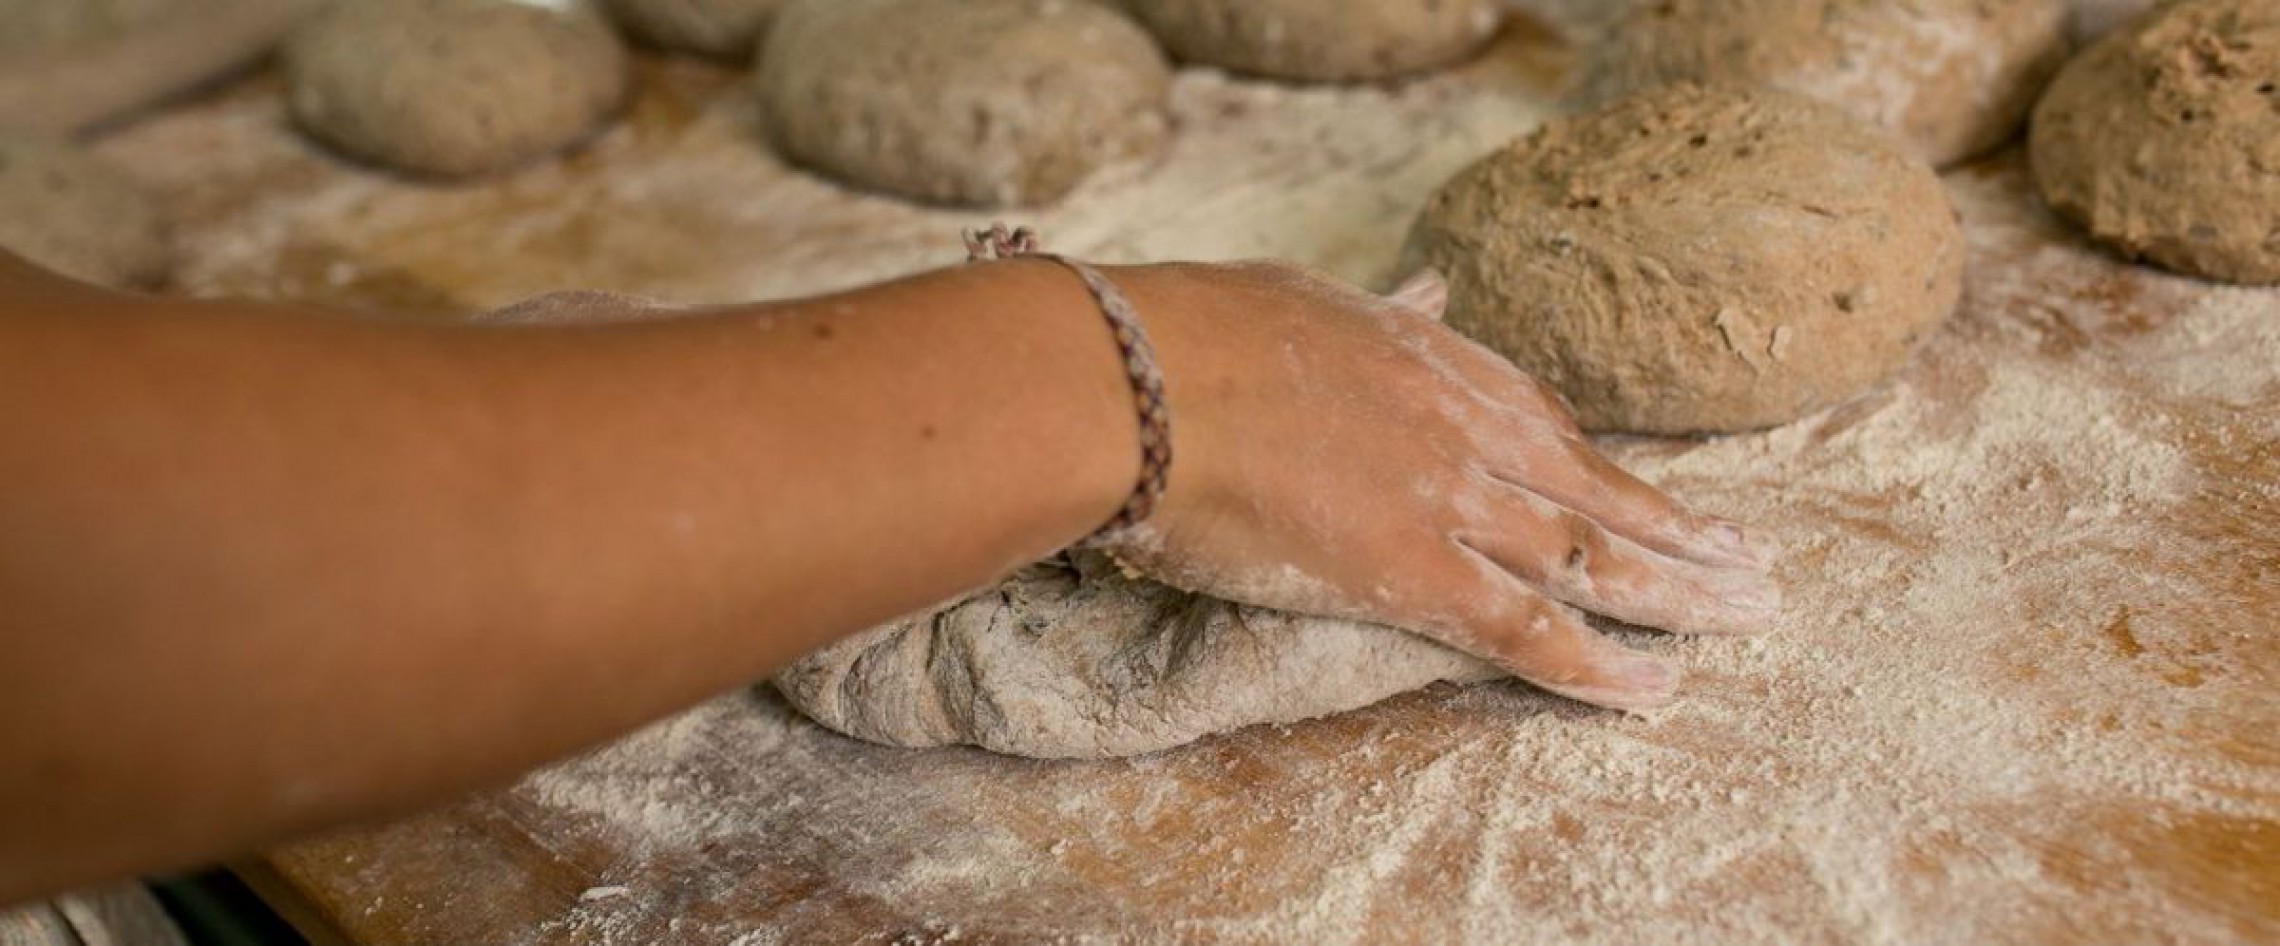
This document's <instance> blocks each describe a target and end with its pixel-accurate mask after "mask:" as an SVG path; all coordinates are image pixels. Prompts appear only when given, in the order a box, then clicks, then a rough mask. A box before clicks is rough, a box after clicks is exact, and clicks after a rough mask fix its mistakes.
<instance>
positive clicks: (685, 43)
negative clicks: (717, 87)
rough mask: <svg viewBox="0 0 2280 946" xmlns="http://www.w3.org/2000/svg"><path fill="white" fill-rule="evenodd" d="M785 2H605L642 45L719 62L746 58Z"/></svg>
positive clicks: (626, 0) (714, 0) (738, 0)
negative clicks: (705, 57)
mask: <svg viewBox="0 0 2280 946" xmlns="http://www.w3.org/2000/svg"><path fill="white" fill-rule="evenodd" d="M783 5H784V0H609V9H610V14H611V16H613V17H615V18H616V19H617V21H618V23H620V24H622V25H623V26H624V27H625V30H626V32H628V33H631V34H633V35H634V36H635V37H636V38H638V39H640V40H641V41H642V42H645V43H648V44H650V45H652V46H656V47H658V48H660V49H672V50H678V51H681V52H691V53H697V54H700V55H705V56H713V57H716V58H720V59H747V58H750V57H751V56H752V53H753V51H754V50H755V49H757V48H758V47H759V45H760V37H761V36H762V35H763V34H765V33H766V32H767V29H768V24H769V22H770V21H771V20H773V19H774V18H775V16H776V10H777V9H778V8H780V7H782V6H783Z"/></svg>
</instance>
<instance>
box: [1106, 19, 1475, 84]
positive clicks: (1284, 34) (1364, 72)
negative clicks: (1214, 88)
mask: <svg viewBox="0 0 2280 946" xmlns="http://www.w3.org/2000/svg"><path fill="white" fill-rule="evenodd" d="M1124 6H1125V9H1128V10H1130V11H1132V14H1133V15H1134V16H1136V17H1138V18H1139V19H1140V21H1141V22H1143V23H1146V24H1147V25H1148V28H1149V29H1150V30H1151V31H1153V32H1154V33H1155V34H1156V38H1157V39H1159V40H1161V41H1162V42H1163V44H1164V48H1166V49H1169V50H1171V52H1172V55H1173V56H1174V57H1176V58H1178V59H1180V60H1182V61H1185V62H1192V63H1200V64H1202V65H1207V66H1218V67H1220V68H1223V69H1228V70H1231V71H1234V72H1240V73H1246V74H1249V75H1255V76H1264V77H1267V78H1270V79H1292V80H1297V81H1301V82H1355V81H1368V80H1376V79H1390V78H1394V77H1397V76H1402V75H1407V74H1409V73H1413V72H1420V71H1423V70H1427V69H1433V68H1436V67H1440V66H1445V65H1448V64H1450V63H1454V62H1457V61H1459V60H1462V59H1464V58H1465V57H1467V56H1469V55H1471V54H1472V53H1473V51H1475V50H1477V49H1479V48H1480V47H1481V44H1483V43H1485V42H1487V41H1488V38H1489V37H1490V36H1491V35H1493V34H1494V33H1495V32H1496V27H1497V24H1498V23H1499V22H1500V21H1501V20H1502V18H1503V6H1502V4H1501V3H1500V2H1499V0H1124Z"/></svg>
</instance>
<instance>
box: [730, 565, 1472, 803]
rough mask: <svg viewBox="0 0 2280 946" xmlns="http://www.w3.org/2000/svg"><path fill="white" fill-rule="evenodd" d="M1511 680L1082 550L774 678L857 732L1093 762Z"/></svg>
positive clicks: (1410, 641) (1395, 635)
mask: <svg viewBox="0 0 2280 946" xmlns="http://www.w3.org/2000/svg"><path fill="white" fill-rule="evenodd" d="M1500 676H1503V674H1502V673H1500V672H1498V671H1497V670H1496V669H1494V668H1493V667H1490V666H1489V665H1487V664H1485V663H1482V662H1480V661H1478V660H1475V659H1473V658H1471V657H1468V656H1466V655H1464V654H1462V653H1459V652H1457V651H1454V650H1450V649H1449V648H1446V647H1443V646H1441V645H1440V644H1437V643H1434V642H1433V641H1431V640H1428V639H1426V638H1423V637H1419V636H1417V635H1414V634H1409V633H1406V632H1403V631H1398V630H1394V629H1392V628H1387V627H1380V626H1377V625H1371V624H1357V623H1354V622H1351V621H1338V620H1332V619H1329V618H1313V617H1303V616H1300V615H1296V614H1290V613H1286V612H1281V611H1268V610H1263V609H1259V608H1249V607H1244V606H1242V605H1236V604H1230V603H1228V602H1225V601H1220V600H1218V599H1215V598H1206V597H1201V596H1198V595H1191V594H1187V593H1185V592H1180V591H1175V590H1173V589H1170V588H1167V587H1164V586H1162V585H1158V584H1155V583H1153V582H1147V581H1138V580H1133V579H1128V578H1124V577H1122V576H1121V575H1119V574H1118V573H1117V570H1116V567H1115V566H1114V565H1113V564H1111V563H1109V562H1107V561H1105V560H1103V559H1101V558H1098V557H1095V556H1090V555H1080V556H1079V557H1077V558H1075V559H1074V560H1073V561H1068V562H1049V563H1046V564H1043V565H1038V566H1034V567H1031V568H1029V569H1025V570H1024V571H1022V572H1021V573H1020V574H1019V575H1017V576H1015V577H1014V578H1012V579H1010V580H1008V581H1006V582H1005V583H1004V584H1001V585H999V586H998V587H996V588H993V589H990V590H988V591H985V592H983V593H981V594H978V595H975V596H974V597H972V598H969V599H967V600H965V601H963V602H960V603H958V604H955V605H952V606H950V607H947V608H943V609H941V610H939V611H936V612H934V613H931V614H925V615H920V616H917V617H913V618H909V619H906V620H902V621H898V622H895V623H893V624H889V625H886V626H884V627H880V628H875V629H872V630H869V631H865V632H863V633H861V634H857V635H855V636H853V637H849V638H846V639H844V640H842V641H840V642H838V643H836V644H833V645H831V646H829V647H826V648H824V649H822V650H820V651H817V652H816V653H814V654H810V655H808V656H807V657H804V658H801V659H800V660H799V661H797V662H795V663H793V664H792V665H791V666H789V667H787V668H785V669H784V670H783V672H781V673H779V674H778V675H777V676H776V680H775V684H776V688H777V689H778V690H780V691H782V692H783V694H784V697H785V699H786V700H788V701H790V702H791V704H792V705H793V706H794V707H796V708H798V709H799V711H800V712H802V713H805V714H807V716H808V717H810V718H812V719H814V720H815V721H816V722H819V723H822V724H823V725H825V726H827V727H829V728H831V729H833V730H836V731H838V732H842V733H845V734H847V735H850V736H854V737H856V738H858V739H867V740H870V741H872V742H881V743H886V744H888V745H896V746H943V745H975V746H980V747H982V748H985V749H990V750H993V751H996V752H1005V753H1011V754H1014V755H1025V756H1038V757H1044V758H1069V757H1083V758H1097V757H1103V756H1123V755H1136V754H1139V753H1143V752H1154V751H1156V750H1158V749H1168V748H1170V747H1172V746H1177V745H1181V744H1183V743H1188V742H1192V741H1194V740H1196V739H1199V738H1202V737H1204V736H1207V735H1210V734H1212V733H1219V732H1227V731H1230V730H1235V729H1241V728H1243V727H1245V726H1251V725H1256V724H1259V723H1289V722H1296V721H1298V720H1302V719H1309V718H1312V717H1316V716H1323V715H1328V714H1331V713H1338V712H1344V711H1346V710H1351V709H1357V708H1359V707H1363V706H1367V705H1369V704H1371V703H1375V702H1377V701H1379V700H1382V699H1385V698H1386V697H1389V696H1393V695H1395V694H1397V693H1401V692H1404V691H1407V690H1414V689H1417V688H1419V687H1422V686H1426V685H1428V684H1431V683H1433V682H1435V681H1439V680H1449V681H1455V682H1470V681H1477V680H1487V679H1491V678H1495V677H1500Z"/></svg>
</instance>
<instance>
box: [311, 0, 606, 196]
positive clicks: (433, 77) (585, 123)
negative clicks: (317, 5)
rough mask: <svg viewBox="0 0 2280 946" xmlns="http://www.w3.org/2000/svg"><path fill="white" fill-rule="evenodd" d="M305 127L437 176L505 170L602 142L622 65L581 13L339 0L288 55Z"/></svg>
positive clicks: (361, 154)
mask: <svg viewBox="0 0 2280 946" xmlns="http://www.w3.org/2000/svg"><path fill="white" fill-rule="evenodd" d="M284 66H285V77H286V80H285V81H286V96H287V103H288V104H289V106H290V107H291V109H292V112H293V117H294V118H295V119H296V120H298V121H299V122H300V124H301V127H302V128H304V129H307V130H308V132H309V133H310V134H312V135H314V136H316V137H317V138H319V139H321V140H323V141H325V142H326V143H328V144H331V145H332V146H334V147H336V148H339V149H340V150H342V151H344V152H347V153H348V154H350V155H353V156H355V157H358V158H362V159H365V160H368V161H372V162H375V163H378V164H382V165H386V166H388V167H391V168H396V169H399V170H405V171H412V172H417V173H422V174H433V175H442V176H459V175H471V174H483V173H488V172H492V171H499V170H504V169H506V168H510V167H513V166H515V165H518V164H522V163H524V162H527V161H530V160H532V159H534V158H537V157H539V156H541V155H544V154H547V153H550V152H553V151H555V150H557V149H560V148H562V147H564V146H567V145H569V144H571V143H573V142H576V141H577V140H579V139H581V138H584V137H586V136H587V135H589V134H591V133H593V131H594V130H595V128H596V127H597V126H599V125H600V123H601V121H602V120H603V119H604V118H605V117H607V116H608V115H610V114H611V113H612V112H614V111H616V110H617V108H618V105H619V104H620V103H621V102H623V101H624V99H625V95H626V88H627V76H626V70H627V65H626V56H625V50H624V48H623V47H622V46H621V45H620V44H619V42H618V38H617V34H616V33H615V32H613V31H611V29H610V25H609V23H608V22H606V21H605V20H603V19H602V16H601V14H599V13H596V12H594V11H593V10H592V9H590V8H588V7H587V6H586V5H584V4H582V3H577V4H553V5H549V4H539V3H525V2H519V0H338V2H336V3H334V4H333V5H332V6H331V7H330V8H328V9H327V10H326V11H325V12H323V13H320V14H318V15H317V16H316V17H314V18H312V19H311V20H310V22H309V23H307V24H305V25H304V26H302V28H301V29H299V30H297V31H295V33H294V35H293V36H292V38H291V39H290V40H288V41H287V43H286V45H285V55H284Z"/></svg>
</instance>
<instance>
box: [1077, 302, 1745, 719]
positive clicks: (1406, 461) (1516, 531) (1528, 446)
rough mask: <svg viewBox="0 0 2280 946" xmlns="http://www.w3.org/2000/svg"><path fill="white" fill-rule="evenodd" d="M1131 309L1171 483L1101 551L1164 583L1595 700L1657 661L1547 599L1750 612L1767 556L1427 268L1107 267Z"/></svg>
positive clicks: (1661, 665) (1680, 611)
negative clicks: (1581, 416) (1467, 316)
mask: <svg viewBox="0 0 2280 946" xmlns="http://www.w3.org/2000/svg"><path fill="white" fill-rule="evenodd" d="M1112 278H1113V280H1114V281H1115V282H1116V283H1117V284H1118V285H1119V286H1120V287H1122V288H1123V289H1124V290H1125V292H1126V294H1127V295H1128V296H1130V297H1131V298H1132V300H1133V302H1134V303H1135V304H1136V306H1137V308H1138V309H1139V311H1140V313H1141V316H1142V318H1143V319H1144V320H1145V321H1146V322H1147V325H1148V328H1149V333H1150V336H1151V337H1152V339H1153V340H1154V342H1155V345H1156V349H1157V352H1158V355H1159V358H1160V360H1161V364H1162V366H1163V371H1164V375H1165V378H1166V385H1167V392H1168V395H1169V399H1170V406H1171V410H1172V417H1173V424H1172V431H1173V438H1174V439H1173V447H1174V466H1173V468H1172V472H1171V478H1170V487H1169V490H1168V491H1167V492H1166V494H1165V495H1164V498H1163V501H1162V503H1161V505H1160V506H1159V507H1158V508H1157V511H1156V513H1155V515H1154V516H1153V517H1151V518H1150V519H1149V520H1148V521H1146V522H1144V523H1142V524H1141V525H1140V526H1139V527H1137V528H1136V529H1134V530H1132V531H1131V532H1129V533H1127V534H1125V535H1123V536H1120V537H1119V538H1118V540H1117V543H1116V545H1114V546H1113V547H1112V548H1111V551H1112V552H1114V553H1115V554H1116V556H1117V558H1118V559H1119V560H1120V561H1122V562H1124V563H1125V564H1126V565H1127V567H1130V568H1134V569H1137V570H1138V571H1140V572H1141V573H1143V574H1146V575H1148V576H1149V577H1151V578H1154V579H1156V580H1158V581H1162V582H1164V583H1166V584H1170V585H1173V586H1176V587H1180V588H1184V589H1188V590H1192V591H1198V592H1203V593H1206V594H1211V595H1214V596H1217V597H1222V598H1228V599H1231V600H1235V601H1241V602H1244V603H1247V604H1254V605H1259V606H1262V607H1273V608H1280V609H1285V610H1292V611H1301V612H1306V613H1313V614H1323V615H1330V616H1336V617H1343V618H1349V619H1354V620H1364V621H1371V622H1376V623H1382V624H1387V625H1392V626H1395V627H1400V628H1405V629H1408V630H1411V631H1415V632H1417V633H1421V634H1425V635H1427V636H1430V637H1433V638H1435V639H1437V640H1439V641H1441V642H1443V643H1446V644H1448V645H1450V646H1452V647H1456V648H1459V649H1461V650H1464V651H1467V652H1469V653H1472V654H1474V655H1476V656H1479V657H1481V658H1483V659H1486V660H1488V661H1490V662H1493V663H1495V664H1497V665H1498V666H1501V667H1503V668H1505V669H1507V670H1509V671H1511V672H1512V673H1513V674H1514V675H1516V676H1519V677H1521V678H1522V679H1525V680H1528V681H1529V682H1531V683H1534V684H1536V685H1538V686H1541V687H1543V688H1544V689H1547V690H1550V691H1552V692H1555V693H1559V694H1563V695H1566V696H1569V697H1573V698H1575V699H1579V700H1583V701H1586V702H1590V703H1596V704H1599V705H1602V706H1609V707H1615V708H1620V709H1627V710H1644V709H1649V708H1652V707H1655V706H1660V705H1662V704H1664V703H1667V702H1668V701H1669V700H1670V699H1671V697H1672V694H1673V693H1674V691H1675V690H1676V688H1677V686H1678V680H1679V673H1678V670H1677V668H1676V667H1675V666H1673V665H1672V664H1670V663H1669V662H1668V661H1666V660H1664V659H1662V658H1659V657H1656V656H1653V655H1649V654H1645V653H1641V652H1639V651H1636V650H1633V649H1630V648H1627V647H1624V646H1622V645H1620V644H1617V643H1616V642H1614V641H1612V640H1609V639H1608V638H1606V637H1604V636H1602V635H1601V634H1599V633H1598V632H1596V631H1594V630H1592V629H1591V628H1590V627H1589V626H1587V625H1585V624H1584V623H1583V622H1582V621H1581V620H1579V619H1578V618H1577V617H1576V616H1575V615H1574V614H1573V613H1572V612H1570V611H1568V610H1566V609H1564V608H1562V607H1560V606H1558V605H1557V604H1555V603H1554V602H1555V601H1557V602H1565V603H1567V604H1570V605H1574V606H1576V607H1579V608H1583V609H1586V610H1589V611H1593V612H1597V613H1599V614H1603V615H1606V616H1608V617H1611V618H1615V619H1617V620H1621V621H1624V622H1628V623H1631V624H1638V625H1643V626H1648V627H1657V628H1663V629H1666V630H1671V631H1677V632H1682V633H1703V634H1730V633H1749V632H1753V631H1759V630H1763V629H1764V628H1765V626H1766V624H1767V623H1768V621H1769V619H1770V618H1771V617H1772V615H1773V613H1774V612H1775V611H1776V610H1777V609H1778V608H1779V607H1780V602H1781V594H1780V590H1779V588H1778V587H1777V586H1776V585H1775V584H1774V583H1773V581H1772V580H1771V578H1770V577H1768V575H1767V573H1766V570H1767V566H1768V560H1769V557H1770V553H1769V552H1768V551H1767V549H1766V547H1765V546H1764V545H1763V544H1762V543H1761V542H1759V541H1758V540H1756V539H1755V538H1753V537H1752V536H1751V535H1750V534H1749V533H1748V532H1746V531H1745V530H1744V529H1743V528H1742V527H1740V526H1738V525H1736V524H1734V523H1731V522H1726V521H1723V520H1719V519H1714V518H1710V517H1707V516H1703V515H1699V514H1696V513H1693V512H1689V511H1687V510H1686V509H1684V508H1682V507H1680V506H1679V505H1678V504H1677V503H1676V502H1674V501H1673V500H1672V499H1671V498H1670V497H1668V496H1666V495H1664V494H1663V493H1661V492H1660V491H1658V490H1656V489H1655V488H1654V487H1652V486H1649V485H1647V484H1646V483H1644V482H1641V481H1640V480H1638V479H1637V478H1635V477H1632V476H1631V475H1630V474H1628V473H1625V472H1623V471H1622V470H1621V469H1619V468H1617V467H1616V466H1615V465H1614V464H1613V463H1611V462H1609V461H1608V460H1607V459H1606V458H1605V457H1602V456H1601V455H1600V454H1599V453H1598V452H1597V451H1596V450H1594V449H1593V448H1592V446H1591V444H1590V443H1589V442H1588V441H1586V440H1584V438H1583V435H1582V433H1581V431H1579V430H1578V429H1577V428H1576V426H1575V423H1574V421H1573V420H1572V419H1571V418H1570V417H1569V415H1568V412H1567V410H1566V408H1565V407H1564V406H1563V405H1562V403H1561V402H1560V400H1559V398H1558V397H1557V396H1556V395H1555V394H1553V393H1552V392H1551V391H1550V390H1549V389H1547V388H1546V387H1544V386H1543V385H1542V384H1541V383H1539V382H1537V381H1536V380H1534V379H1533V378H1530V377H1528V376H1527V375H1525V374H1523V373H1521V372H1520V371H1519V370H1517V369H1515V368H1513V367H1512V365H1511V364H1510V363H1509V362H1507V361H1505V360H1504V359H1502V358H1500V357H1498V356H1497V355H1495V354H1493V353H1491V352H1489V351H1488V350H1487V349H1485V348H1481V347H1479V346H1477V345H1475V344H1473V343H1472V342H1470V341H1468V340H1466V339H1464V338H1463V337H1461V336H1459V335H1458V334H1457V333H1455V332H1454V331H1451V330H1449V329H1447V328H1444V327H1443V326H1441V325H1440V324H1439V322H1438V318H1439V315H1440V312H1441V309H1442V307H1443V305H1444V304H1445V303H1446V301H1447V289H1446V286H1445V284H1444V283H1442V281H1441V280H1440V278H1439V277H1438V276H1436V275H1433V274H1431V273H1425V274H1421V275H1420V276H1419V277H1418V278H1415V279H1412V280H1411V281H1410V282H1409V283H1407V284H1405V285H1404V286H1403V287H1402V288H1401V289H1399V290H1396V291H1395V292H1394V293H1393V294H1392V295H1389V296H1383V297H1381V296H1375V295H1371V294H1369V293H1366V292H1363V291H1361V290H1359V289H1356V288H1353V287H1351V286H1347V285H1345V284H1343V283H1339V282H1337V281H1334V280H1331V279H1328V278H1325V277H1321V276H1318V275H1315V274H1313V273H1309V272H1307V271H1305V270H1302V269H1299V268H1296V267H1292V266H1287V265H1281V264H1271V263H1248V264H1236V265H1200V264H1177V265H1166V266H1149V267H1132V268H1126V269H1121V270H1117V271H1114V272H1113V274H1112Z"/></svg>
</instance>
